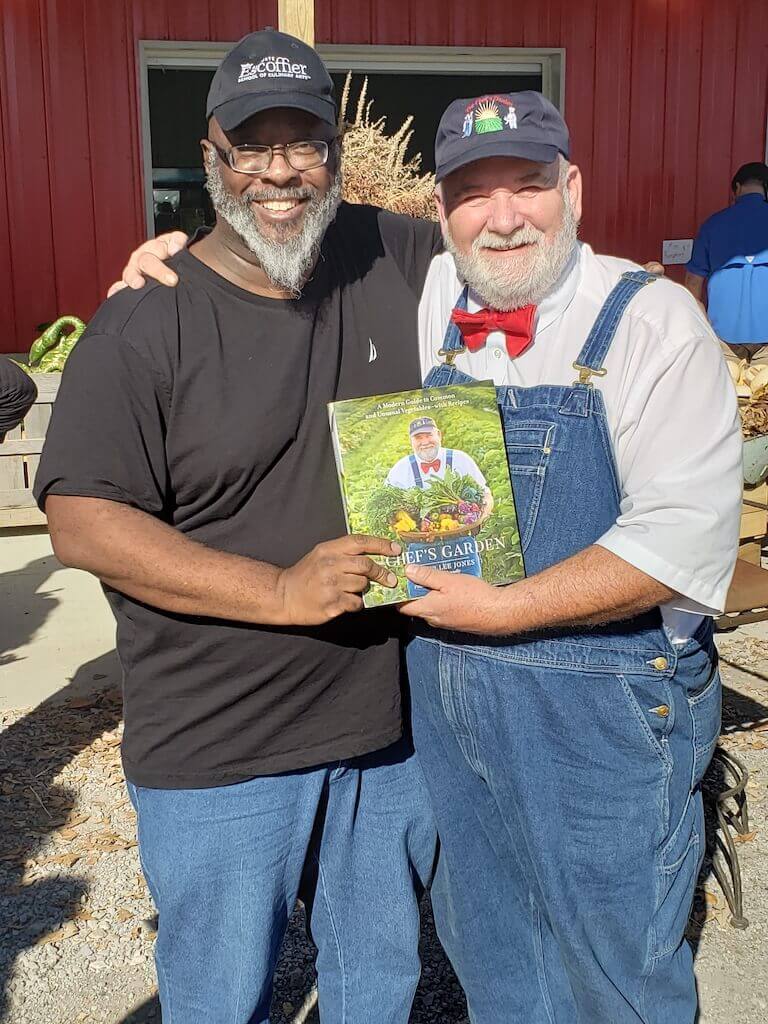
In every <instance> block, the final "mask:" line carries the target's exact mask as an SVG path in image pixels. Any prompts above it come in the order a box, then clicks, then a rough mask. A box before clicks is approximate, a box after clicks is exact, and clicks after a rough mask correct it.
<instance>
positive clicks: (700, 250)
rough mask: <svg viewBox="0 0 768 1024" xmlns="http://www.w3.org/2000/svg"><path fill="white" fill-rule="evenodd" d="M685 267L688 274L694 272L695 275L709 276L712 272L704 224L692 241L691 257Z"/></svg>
mask: <svg viewBox="0 0 768 1024" xmlns="http://www.w3.org/2000/svg"><path fill="white" fill-rule="evenodd" d="M685 269H686V270H687V271H688V273H689V274H696V276H697V277H709V275H710V274H711V273H712V266H711V263H710V259H709V238H708V232H707V230H706V224H705V225H703V226H702V227H701V229H700V230H699V233H698V235H697V236H696V238H695V240H694V243H693V252H692V253H691V258H690V260H689V262H688V263H687V264H686V267H685Z"/></svg>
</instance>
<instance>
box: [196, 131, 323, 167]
mask: <svg viewBox="0 0 768 1024" xmlns="http://www.w3.org/2000/svg"><path fill="white" fill-rule="evenodd" d="M208 141H209V142H210V143H211V145H212V146H213V148H214V149H215V150H216V152H217V153H218V154H219V156H220V157H221V159H222V160H223V161H224V163H226V164H229V166H230V167H231V168H232V170H233V171H237V172H238V174H262V173H263V172H264V171H266V170H267V168H268V167H269V166H270V164H271V163H272V160H273V159H274V156H275V153H278V152H280V153H282V154H283V156H284V157H285V159H286V160H287V161H288V163H289V164H290V166H291V167H292V168H293V169H294V171H311V170H312V168H313V167H322V166H323V164H325V163H327V162H328V153H329V151H330V143H328V142H326V141H325V140H324V139H305V140H304V141H302V142H289V143H288V144H287V145H285V146H232V148H231V149H222V147H221V146H217V145H216V143H215V142H214V141H213V140H212V139H209V140H208Z"/></svg>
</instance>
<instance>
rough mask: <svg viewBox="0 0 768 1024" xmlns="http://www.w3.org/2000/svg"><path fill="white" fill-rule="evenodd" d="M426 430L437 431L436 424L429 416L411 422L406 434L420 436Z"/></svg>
mask: <svg viewBox="0 0 768 1024" xmlns="http://www.w3.org/2000/svg"><path fill="white" fill-rule="evenodd" d="M427 430H437V424H436V423H435V421H434V420H433V419H432V418H431V416H422V417H421V419H418V420H413V421H412V422H411V425H410V427H409V428H408V434H409V436H410V437H413V435H414V434H420V433H422V432H426V431H427Z"/></svg>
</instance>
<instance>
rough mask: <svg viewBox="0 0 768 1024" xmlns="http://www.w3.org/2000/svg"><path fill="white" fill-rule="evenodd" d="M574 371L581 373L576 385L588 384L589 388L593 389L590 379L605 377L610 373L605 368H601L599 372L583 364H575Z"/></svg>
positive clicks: (575, 382)
mask: <svg viewBox="0 0 768 1024" xmlns="http://www.w3.org/2000/svg"><path fill="white" fill-rule="evenodd" d="M573 368H574V370H578V371H579V379H578V380H575V381H574V382H573V383H574V384H586V386H587V387H588V388H591V387H593V384H592V381H591V380H590V379H589V378H590V377H604V376H605V375H606V373H608V371H607V370H606V368H605V367H604V366H601V367H600V369H599V370H594V369H593V368H592V367H591V366H582V365H581V363H574V364H573Z"/></svg>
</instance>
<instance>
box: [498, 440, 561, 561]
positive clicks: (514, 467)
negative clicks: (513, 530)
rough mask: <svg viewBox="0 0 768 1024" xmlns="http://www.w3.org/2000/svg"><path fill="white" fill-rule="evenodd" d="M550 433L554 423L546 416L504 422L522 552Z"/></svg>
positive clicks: (532, 524) (540, 487)
mask: <svg viewBox="0 0 768 1024" xmlns="http://www.w3.org/2000/svg"><path fill="white" fill-rule="evenodd" d="M554 436H555V424H554V423H549V422H547V421H546V420H528V421H524V422H519V421H513V422H505V423H504V439H505V442H506V448H507V462H508V463H509V472H510V476H511V477H512V489H513V491H514V495H515V510H516V512H517V523H518V528H519V530H520V544H521V546H522V549H523V554H525V549H526V548H527V547H528V545H529V544H530V542H531V538H532V537H533V531H534V528H535V526H536V517H537V515H538V512H539V506H540V505H541V495H542V491H543V489H544V479H545V477H546V472H547V465H548V463H549V457H550V455H551V454H552V445H553V442H554Z"/></svg>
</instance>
